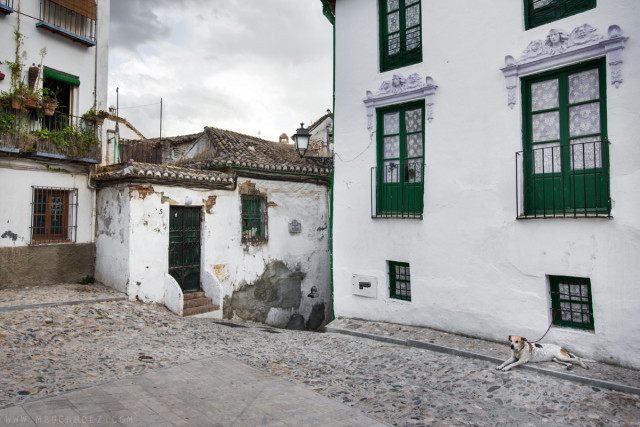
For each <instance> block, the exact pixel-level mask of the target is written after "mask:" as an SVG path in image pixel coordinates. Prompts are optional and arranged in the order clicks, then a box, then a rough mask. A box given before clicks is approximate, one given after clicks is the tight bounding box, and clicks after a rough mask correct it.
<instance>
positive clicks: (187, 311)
mask: <svg viewBox="0 0 640 427" xmlns="http://www.w3.org/2000/svg"><path fill="white" fill-rule="evenodd" d="M218 309H220V307H218V306H217V305H213V304H207V305H201V306H199V307H191V308H183V309H182V316H193V315H194V314H202V313H209V312H211V311H216V310H218Z"/></svg>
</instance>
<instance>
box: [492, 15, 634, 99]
mask: <svg viewBox="0 0 640 427" xmlns="http://www.w3.org/2000/svg"><path fill="white" fill-rule="evenodd" d="M627 40H628V37H625V36H624V35H623V33H622V29H621V28H620V27H619V26H618V25H611V26H610V27H609V31H608V34H607V38H605V37H604V36H603V35H601V34H598V33H597V29H596V28H594V27H592V26H591V25H589V24H583V25H580V26H579V27H576V28H574V29H573V31H571V33H569V34H567V33H566V32H564V31H562V30H558V29H551V30H549V34H548V35H547V37H546V38H545V40H534V41H532V42H530V43H529V45H528V46H527V48H526V49H525V51H524V52H523V54H522V56H521V57H520V58H519V59H518V60H516V59H515V58H514V57H513V56H511V55H507V56H505V58H504V61H505V66H504V67H503V68H501V69H500V70H501V71H502V73H503V74H504V77H505V80H506V86H507V102H508V105H509V107H510V108H513V106H514V105H516V94H517V91H516V89H517V88H518V79H519V78H520V77H522V76H526V75H530V74H536V73H539V72H542V71H547V70H552V69H554V68H559V67H564V66H568V65H571V64H575V63H578V62H581V61H587V60H590V59H595V58H598V57H602V56H605V55H606V57H607V63H608V64H609V67H610V72H611V84H612V85H614V86H615V87H616V88H618V87H620V85H621V84H622V81H623V76H622V50H623V49H624V45H625V43H626V41H627Z"/></svg>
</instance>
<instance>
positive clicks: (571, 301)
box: [549, 276, 594, 330]
mask: <svg viewBox="0 0 640 427" xmlns="http://www.w3.org/2000/svg"><path fill="white" fill-rule="evenodd" d="M549 287H550V291H551V310H552V312H551V315H552V316H553V324H554V325H558V326H566V327H570V328H576V329H588V330H593V329H594V325H593V301H592V299H591V280H590V279H588V278H584V277H568V276H549Z"/></svg>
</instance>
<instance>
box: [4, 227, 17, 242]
mask: <svg viewBox="0 0 640 427" xmlns="http://www.w3.org/2000/svg"><path fill="white" fill-rule="evenodd" d="M2 238H3V239H7V238H8V239H11V240H13V241H14V242H15V241H16V240H18V235H17V234H16V233H14V232H13V231H11V230H7V231H5V232H4V233H2Z"/></svg>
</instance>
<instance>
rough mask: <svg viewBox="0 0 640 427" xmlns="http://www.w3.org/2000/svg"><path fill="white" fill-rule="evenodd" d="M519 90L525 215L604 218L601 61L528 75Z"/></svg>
mask: <svg viewBox="0 0 640 427" xmlns="http://www.w3.org/2000/svg"><path fill="white" fill-rule="evenodd" d="M522 91H523V95H522V99H523V103H522V104H523V137H524V140H523V148H524V151H523V152H522V153H521V156H520V158H519V159H520V161H521V164H522V171H523V173H524V176H523V183H524V194H523V196H524V216H526V217H547V216H577V215H585V216H608V215H609V214H610V201H609V156H608V153H609V151H608V150H609V146H608V141H607V105H606V69H605V63H604V60H602V59H598V60H595V61H590V62H586V63H583V64H579V65H576V66H571V67H567V68H563V69H561V70H554V71H551V72H547V73H543V74H540V75H536V76H531V77H526V78H524V79H523V84H522Z"/></svg>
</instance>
